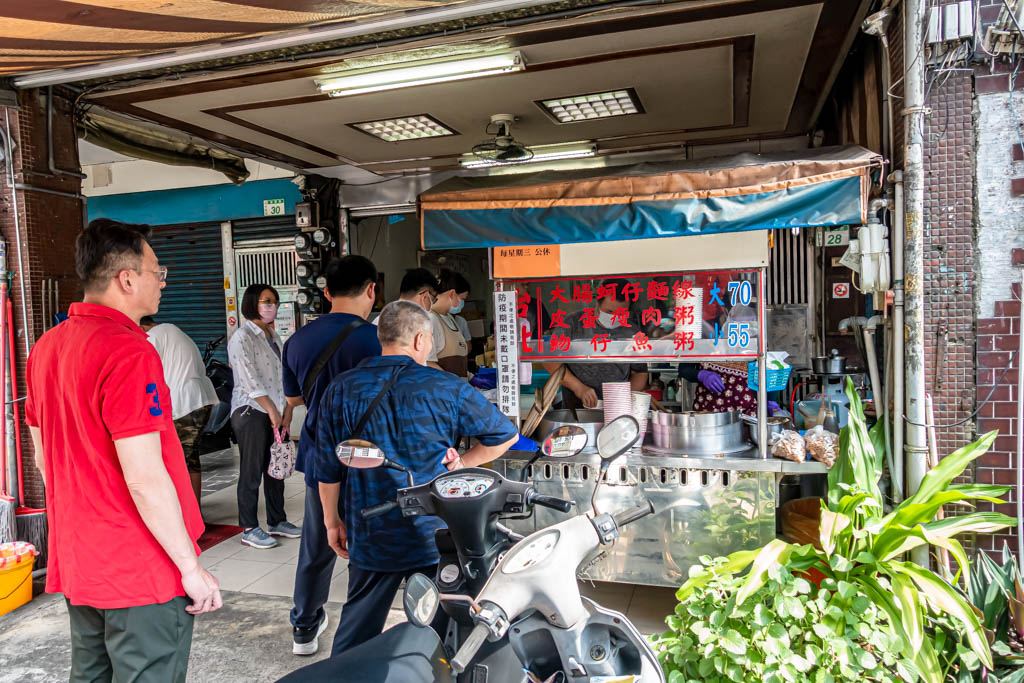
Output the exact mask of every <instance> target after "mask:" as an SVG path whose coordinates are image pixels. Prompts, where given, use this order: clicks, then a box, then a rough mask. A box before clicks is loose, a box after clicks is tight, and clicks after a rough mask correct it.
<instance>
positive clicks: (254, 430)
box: [228, 285, 301, 548]
mask: <svg viewBox="0 0 1024 683" xmlns="http://www.w3.org/2000/svg"><path fill="white" fill-rule="evenodd" d="M279 304H280V298H279V297H278V295H277V290H275V289H274V288H273V287H271V286H270V285H250V286H249V287H248V288H246V290H245V295H244V296H243V297H242V305H241V313H242V317H243V318H245V324H243V325H242V326H241V327H239V328H238V330H237V331H236V332H235V333H234V334H233V335H231V341H229V342H228V362H229V363H231V370H232V371H233V372H234V376H235V388H234V391H233V392H232V393H231V428H232V429H233V430H234V432H235V438H236V439H237V440H238V452H239V456H240V462H239V467H238V524H239V525H240V526H241V527H242V529H243V532H242V543H243V544H244V545H248V546H252V547H253V548H273V547H274V546H276V545H277V541H275V540H274V539H273V538H271V537H272V536H286V537H288V538H298V537H299V536H300V535H301V531H300V529H299V528H298V527H297V526H295V525H294V524H292V523H291V522H289V521H288V520H287V518H286V516H285V511H284V482H283V481H282V480H280V479H274V478H273V477H271V476H270V475H269V474H267V467H268V465H269V464H270V446H271V444H273V443H274V429H275V428H277V429H281V428H282V427H285V426H287V425H288V424H290V423H291V418H292V415H291V413H292V408H291V406H289V405H288V404H287V403H286V401H285V398H284V388H283V386H282V384H281V348H282V346H283V345H282V343H281V338H280V337H279V336H277V332H275V331H274V329H273V328H272V327H271V324H272V323H273V322H274V319H275V318H276V317H277V307H278V305H279ZM261 479H262V480H263V495H264V496H265V497H266V500H267V527H268V531H269V532H270V533H269V534H268V533H267V531H264V530H263V529H262V528H261V527H260V525H259V521H258V520H257V518H256V513H257V509H258V507H259V494H260V480H261Z"/></svg>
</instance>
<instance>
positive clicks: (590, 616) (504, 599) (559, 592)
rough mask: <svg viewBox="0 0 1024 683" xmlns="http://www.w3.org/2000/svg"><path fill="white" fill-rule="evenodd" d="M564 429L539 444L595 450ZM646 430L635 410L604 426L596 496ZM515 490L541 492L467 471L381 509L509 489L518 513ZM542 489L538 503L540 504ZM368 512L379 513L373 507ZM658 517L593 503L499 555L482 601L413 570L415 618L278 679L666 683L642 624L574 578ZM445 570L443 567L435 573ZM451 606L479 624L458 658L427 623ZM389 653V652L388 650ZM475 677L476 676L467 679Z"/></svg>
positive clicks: (371, 451) (419, 509)
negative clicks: (587, 593)
mask: <svg viewBox="0 0 1024 683" xmlns="http://www.w3.org/2000/svg"><path fill="white" fill-rule="evenodd" d="M562 429H567V430H568V431H567V432H566V433H562V434H561V435H560V436H556V435H552V436H549V437H548V439H546V440H545V442H544V445H543V447H542V448H544V449H545V450H546V451H547V452H549V453H556V452H558V451H559V449H563V451H562V453H561V454H564V455H571V454H574V452H577V453H578V452H579V451H581V450H582V449H583V448H584V447H585V446H586V435H585V434H583V438H582V439H580V438H579V435H580V434H582V431H583V430H582V429H579V428H578V427H574V426H568V427H567V428H566V427H563V428H562ZM575 430H578V432H577V431H575ZM639 434H640V428H639V425H638V424H637V422H636V420H634V419H633V418H632V417H631V416H628V415H627V416H623V417H621V418H618V419H617V420H614V421H613V422H611V423H609V424H608V425H606V426H605V428H604V429H602V431H601V433H600V434H599V435H598V450H599V452H600V453H601V457H602V464H601V472H600V475H599V476H598V477H597V479H596V483H595V497H596V492H597V489H596V487H599V486H600V482H601V479H602V478H603V476H604V474H605V472H607V469H608V465H610V463H611V461H612V460H614V459H615V458H617V457H618V456H619V455H621V454H622V453H624V452H626V451H627V450H628V449H629V448H630V447H631V446H632V445H633V443H635V442H636V440H637V438H639ZM343 445H344V444H343ZM565 449H569V452H568V453H566V452H565ZM347 458H348V460H347V462H348V464H349V466H351V467H357V468H365V467H380V466H384V467H390V468H392V469H399V470H401V469H403V468H401V466H400V465H397V464H396V463H393V462H391V461H390V460H388V459H387V458H386V457H385V456H384V455H383V454H382V453H380V452H379V449H376V448H375V447H373V446H372V445H371V444H366V445H365V446H362V445H355V444H354V445H353V448H352V450H351V451H350V452H349V453H348V454H347ZM453 475H456V476H458V475H461V476H462V478H463V480H464V482H465V484H467V485H468V486H469V488H468V493H467V490H466V489H465V488H464V487H463V486H461V485H457V484H456V485H452V486H446V484H448V483H451V482H452V481H455V479H454V478H453ZM488 480H490V481H489V482H488ZM518 487H525V488H524V489H523V490H524V491H525V490H527V489H530V488H532V487H530V486H529V485H528V484H523V483H520V482H511V481H508V480H506V479H504V478H503V477H500V476H499V475H497V474H496V473H494V472H492V471H490V470H483V469H477V468H470V469H464V470H457V471H455V472H450V473H447V474H443V475H441V476H439V477H437V478H436V479H435V480H434V481H433V482H431V483H430V484H427V485H425V486H420V487H416V486H410V487H408V488H405V489H400V490H399V492H398V500H397V501H393V502H388V503H384V504H382V505H381V506H374V507H375V508H383V507H384V506H388V509H389V510H390V509H394V503H397V506H398V507H399V508H401V510H402V512H403V514H404V515H407V516H414V515H420V514H433V511H434V510H436V509H437V508H436V507H435V506H434V502H435V501H436V500H439V499H440V500H450V501H453V502H454V501H459V502H461V503H464V502H466V501H465V500H462V499H474V497H475V496H493V497H494V498H495V499H497V498H499V497H500V496H502V495H503V496H504V499H503V501H502V507H503V508H504V507H505V506H506V505H507V506H510V508H516V507H518V506H519V505H520V504H522V503H525V502H526V499H525V498H522V499H516V498H514V496H516V495H523V494H519V493H517V488H518ZM496 494H497V495H496ZM536 495H537V494H535V495H534V497H533V502H534V503H539V502H540V500H538V499H537V498H536ZM510 496H512V498H511V499H510ZM554 500H558V499H554ZM547 502H550V501H547ZM541 504H543V503H541ZM524 509H525V508H524ZM367 512H368V513H370V514H372V513H373V512H374V508H368V510H367ZM652 512H653V508H652V506H651V505H650V503H648V504H647V505H644V506H640V507H638V508H635V509H633V510H628V511H625V512H623V513H619V514H618V515H616V516H615V517H612V516H610V515H607V514H600V513H599V512H597V511H596V510H595V514H594V515H593V516H589V515H586V514H581V515H579V516H577V517H574V518H572V519H569V520H566V521H564V522H561V523H559V524H556V525H554V526H552V527H548V528H547V529H544V530H541V531H538V532H536V533H534V534H532V535H530V536H528V537H527V538H525V539H523V540H522V541H519V542H518V543H516V545H515V546H514V547H513V548H512V549H511V550H509V551H508V552H507V553H505V554H504V555H503V556H502V557H500V558H499V561H498V564H497V567H496V568H495V570H494V571H493V572H492V573H491V574H490V575H489V577H488V578H487V579H486V581H485V582H484V585H483V588H482V589H481V591H480V592H479V594H477V596H476V598H473V597H470V596H469V595H465V594H452V593H440V592H439V591H438V585H444V583H443V582H442V581H441V580H440V578H441V577H439V581H438V585H435V583H434V582H431V581H430V580H429V579H427V578H426V577H425V576H422V575H414V576H413V577H410V579H409V580H408V581H407V583H406V590H405V594H404V595H403V605H404V606H405V609H406V616H407V617H408V618H409V621H408V622H406V623H405V624H400V625H399V626H396V627H394V628H392V629H389V630H388V631H386V632H384V633H383V634H381V635H380V636H378V637H376V638H373V639H371V640H370V641H368V642H366V643H364V644H362V645H360V646H358V647H355V648H352V649H351V650H348V651H347V652H345V653H343V654H342V655H340V656H338V657H334V658H331V659H329V660H324V661H322V662H318V663H316V664H313V665H310V666H308V667H304V668H303V669H299V670H298V671H296V672H294V673H292V674H291V675H289V676H287V677H285V678H283V679H281V680H282V681H289V682H290V681H321V680H322V681H345V680H350V681H363V682H366V683H378V682H379V683H397V682H398V681H402V682H403V683H406V682H409V683H411V682H414V681H440V682H448V681H453V682H454V681H456V680H470V681H473V682H474V683H476V682H477V681H480V682H481V683H486V682H487V681H493V680H496V679H497V677H498V676H500V677H501V679H502V680H505V679H510V680H520V681H530V682H531V683H542V682H543V683H558V682H559V681H563V682H568V681H570V680H571V681H573V682H574V683H576V682H577V681H578V682H579V683H611V682H612V681H614V682H615V683H636V682H640V681H642V682H643V683H654V682H659V683H664V681H665V678H664V676H663V674H662V672H661V667H660V666H659V665H658V662H657V659H656V657H655V655H654V653H653V652H652V651H651V649H650V647H649V646H648V645H647V644H646V642H645V641H644V639H643V637H642V636H641V635H640V633H639V632H638V631H637V629H636V628H635V627H634V626H633V625H632V624H630V622H629V621H628V620H627V619H626V617H625V616H624V615H622V614H620V613H618V612H614V611H611V610H607V609H605V608H603V607H601V606H600V605H598V604H597V603H595V602H594V601H592V600H589V599H586V598H582V597H581V596H580V594H579V587H578V585H577V583H576V576H577V573H578V571H579V569H580V568H581V567H582V566H583V565H584V564H586V561H587V560H588V559H589V558H590V557H591V556H592V555H593V554H594V552H595V551H596V550H598V549H599V548H600V546H601V545H608V544H611V543H614V542H615V539H617V538H618V530H619V528H620V527H621V526H623V525H625V524H629V523H630V522H633V521H636V520H637V519H640V518H642V517H644V516H646V515H648V514H651V513H652ZM380 514H383V513H380ZM495 524H496V525H497V522H496V520H495ZM443 569H444V567H443V566H442V567H441V568H440V569H439V572H438V573H439V574H440V573H441V571H443ZM446 603H461V604H465V605H467V606H468V614H469V617H470V619H471V620H472V622H473V623H474V626H473V630H472V631H471V632H470V635H469V636H468V637H467V638H465V639H464V641H463V642H462V643H461V645H460V647H459V649H458V652H457V654H456V655H455V657H454V658H453V659H451V660H450V662H449V660H448V657H449V656H450V655H449V653H448V652H447V651H446V650H445V648H444V645H443V643H442V641H441V639H440V638H439V637H438V636H437V635H436V634H434V632H433V631H432V630H431V629H429V628H428V627H427V625H428V624H430V623H431V621H432V620H433V618H434V615H435V614H436V611H437V609H438V607H439V606H443V605H446ZM445 611H446V612H448V608H445ZM495 647H496V648H497V650H494V649H493V648H495ZM488 648H491V649H488ZM506 648H510V649H511V650H512V652H513V653H514V654H515V662H514V664H513V663H510V662H509V661H508V658H507V657H506V658H504V662H505V663H504V665H503V666H502V667H501V668H500V669H496V668H494V666H493V665H487V664H484V661H486V658H487V657H489V656H493V653H494V652H501V651H503V649H506ZM381 653H387V654H386V656H384V657H381ZM488 653H490V654H488ZM471 665H472V667H471ZM481 665H482V668H481ZM519 672H523V673H522V674H520V673H519ZM467 674H468V675H469V676H470V678H468V679H467V678H464V677H465V676H466V675H467ZM492 676H494V678H492Z"/></svg>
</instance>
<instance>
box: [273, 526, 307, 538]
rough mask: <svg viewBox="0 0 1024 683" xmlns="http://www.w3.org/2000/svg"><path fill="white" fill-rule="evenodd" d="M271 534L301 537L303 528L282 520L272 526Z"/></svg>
mask: <svg viewBox="0 0 1024 683" xmlns="http://www.w3.org/2000/svg"><path fill="white" fill-rule="evenodd" d="M270 535H271V536H284V537H285V538H299V537H301V536H302V529H300V528H299V527H297V526H295V525H294V524H292V523H291V522H281V523H280V524H275V525H274V526H272V527H270Z"/></svg>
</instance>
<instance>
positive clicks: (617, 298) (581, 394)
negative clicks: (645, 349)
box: [544, 280, 647, 408]
mask: <svg viewBox="0 0 1024 683" xmlns="http://www.w3.org/2000/svg"><path fill="white" fill-rule="evenodd" d="M625 284H626V283H625V282H624V281H621V280H605V281H604V282H602V283H601V288H602V289H603V290H604V291H611V292H614V294H611V295H609V296H605V297H603V298H601V299H599V300H598V302H597V306H596V307H595V308H594V309H584V310H582V311H579V312H577V313H573V314H572V315H568V316H566V319H565V321H566V323H568V325H569V329H568V330H564V329H563V330H561V331H562V332H564V333H567V334H568V335H569V336H570V337H572V338H573V339H574V340H577V339H587V340H589V339H592V338H593V337H595V336H596V335H598V334H607V335H608V336H609V338H611V339H631V338H632V337H633V335H635V334H636V333H637V332H638V331H640V328H639V327H638V326H637V325H636V324H635V321H634V320H633V319H632V318H631V317H630V315H629V303H628V302H627V301H626V300H625V297H623V296H622V295H621V292H622V288H623V287H624V286H625ZM595 314H596V318H597V319H596V320H594V317H595ZM562 365H563V363H545V364H544V369H545V370H547V371H548V372H551V373H554V372H555V370H557V369H558V368H560V367H561V366H562ZM567 370H568V371H567V372H566V373H565V375H564V376H563V378H562V387H564V389H566V390H567V391H562V407H564V408H595V407H597V402H598V400H600V399H602V398H603V396H602V395H601V385H602V384H603V383H605V382H629V384H630V387H631V388H632V389H633V391H643V390H644V389H645V388H646V387H647V365H645V364H643V363H571V364H569V365H567Z"/></svg>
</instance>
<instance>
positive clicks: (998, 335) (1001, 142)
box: [974, 0, 1024, 551]
mask: <svg viewBox="0 0 1024 683" xmlns="http://www.w3.org/2000/svg"><path fill="white" fill-rule="evenodd" d="M1001 7H1002V2H1001V0H981V3H980V7H979V12H980V14H979V19H980V23H981V29H980V33H981V35H984V33H985V27H986V26H988V25H989V24H991V23H992V22H994V21H995V19H996V18H997V17H998V15H999V10H1000V8H1001ZM976 56H977V57H978V58H979V63H978V64H977V65H976V67H975V70H974V90H975V101H974V119H975V135H976V147H975V170H974V172H975V179H976V192H975V230H976V254H977V258H976V259H975V283H976V289H975V296H974V299H975V301H974V303H975V314H976V316H977V335H978V338H977V394H976V404H980V403H981V402H982V401H984V400H985V398H986V397H987V396H988V395H989V394H990V393H991V394H992V399H991V402H990V403H988V404H986V405H985V406H983V407H982V408H981V411H980V413H979V415H978V419H977V432H978V433H979V434H982V433H985V432H988V431H991V430H998V431H999V436H998V437H997V438H996V440H995V443H994V445H993V448H992V449H991V450H990V451H989V452H988V453H986V454H985V455H983V456H981V458H980V459H979V460H978V461H976V464H975V470H974V480H975V481H977V482H978V483H980V484H1002V485H1007V486H1011V487H1012V486H1013V485H1014V484H1015V483H1016V473H1017V469H1016V468H1017V467H1018V466H1019V463H1018V462H1017V455H1016V452H1017V439H1016V435H1017V428H1018V425H1017V424H1016V423H1017V419H1016V416H1017V402H1018V401H1019V400H1020V398H1021V397H1020V396H1018V394H1017V386H1016V385H1017V375H1018V371H1017V369H1016V368H1017V367H1018V366H1019V362H1018V363H1015V364H1014V368H1013V369H1011V370H1009V371H1007V372H1006V374H1005V376H1004V377H1003V380H1002V381H1001V382H999V383H998V385H996V382H997V380H998V379H999V378H1000V376H1001V375H1003V370H1004V369H1005V368H1006V367H1007V365H1008V363H1009V362H1010V360H1011V358H1012V356H1013V352H1014V351H1016V349H1017V345H1018V341H1019V335H1020V329H1019V327H1018V318H1017V316H1018V314H1019V313H1020V301H1019V298H1020V287H1019V285H1018V284H1016V283H1017V282H1019V277H1020V275H1019V270H1018V268H1017V266H1024V219H1022V216H1024V180H1018V178H1024V164H1022V162H1021V160H1022V159H1024V152H1022V150H1021V147H1020V138H1019V135H1018V133H1019V132H1020V122H1019V121H1018V116H1017V114H1024V94H1021V93H1020V92H1017V93H1016V94H1015V95H1013V97H1014V99H1013V104H1015V107H1014V106H1011V100H1010V98H1011V92H1010V90H1011V81H1012V82H1013V88H1012V89H1013V90H1015V91H1020V90H1021V89H1024V70H1021V71H1018V74H1017V77H1016V78H1015V79H1012V78H1011V73H1012V71H1013V69H1012V67H1011V66H1010V63H1009V61H1008V60H1006V59H989V58H988V57H987V56H985V55H983V54H981V53H980V52H979V53H978V54H977V55H976ZM1015 109H1016V111H1015ZM1006 498H1007V500H1008V501H1009V502H1008V503H1004V504H1001V505H998V506H995V508H996V509H997V510H999V511H1000V512H1003V513H1005V514H1007V515H1009V516H1011V517H1016V514H1017V510H1016V491H1015V490H1013V489H1012V488H1011V491H1010V493H1009V495H1008V496H1006ZM992 507H993V506H989V505H979V506H978V509H980V510H987V509H992ZM976 540H977V544H978V547H979V548H982V549H985V550H990V551H998V550H1000V549H1001V548H1002V546H1003V542H1004V541H1006V542H1008V543H1009V544H1010V547H1011V548H1016V546H1017V543H1016V539H1015V536H1014V531H1013V530H1012V529H1010V530H1009V533H1006V534H997V535H992V536H983V537H979V538H978V539H976Z"/></svg>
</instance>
